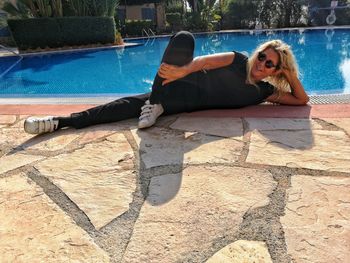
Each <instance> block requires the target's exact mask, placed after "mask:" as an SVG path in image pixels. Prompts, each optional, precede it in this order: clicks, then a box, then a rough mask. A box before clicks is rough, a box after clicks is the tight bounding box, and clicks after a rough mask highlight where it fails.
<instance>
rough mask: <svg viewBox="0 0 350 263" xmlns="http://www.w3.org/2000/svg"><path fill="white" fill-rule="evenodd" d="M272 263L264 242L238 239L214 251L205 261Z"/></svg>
mask: <svg viewBox="0 0 350 263" xmlns="http://www.w3.org/2000/svg"><path fill="white" fill-rule="evenodd" d="M227 262H230V263H243V262H244V263H257V262H259V263H272V259H271V256H270V254H269V251H268V249H267V246H266V244H265V242H260V241H250V240H238V241H236V242H233V243H231V244H229V245H227V246H226V247H224V248H222V249H221V250H220V251H218V252H216V253H215V254H214V255H213V256H212V257H211V258H210V259H208V260H207V261H206V263H227Z"/></svg>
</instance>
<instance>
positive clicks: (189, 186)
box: [122, 166, 276, 262]
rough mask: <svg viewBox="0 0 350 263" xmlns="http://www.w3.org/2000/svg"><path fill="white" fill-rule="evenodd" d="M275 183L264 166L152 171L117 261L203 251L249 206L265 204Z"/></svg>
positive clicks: (173, 258)
mask: <svg viewBox="0 0 350 263" xmlns="http://www.w3.org/2000/svg"><path fill="white" fill-rule="evenodd" d="M275 187H276V183H275V181H274V180H273V178H272V176H271V174H270V173H269V172H267V171H264V170H255V169H249V168H240V167H223V166H216V167H188V168H186V169H184V170H183V173H182V174H169V175H163V176H155V177H153V178H152V179H151V182H150V185H149V195H148V197H147V199H146V201H145V203H144V204H143V206H142V209H141V211H140V214H139V217H138V219H137V221H136V223H135V226H134V231H133V235H132V237H131V240H130V242H129V244H128V247H127V249H126V251H125V254H124V258H123V260H122V262H183V261H184V258H185V257H186V255H189V254H191V253H197V252H198V251H200V252H201V253H202V252H203V251H205V250H208V249H210V248H211V246H212V244H213V242H214V241H215V240H217V239H219V238H220V237H222V236H227V235H233V234H234V233H236V231H238V229H239V226H240V224H241V223H242V220H243V219H242V217H243V215H244V214H245V213H246V212H247V211H248V210H249V209H254V208H256V207H261V206H265V205H267V204H268V202H269V198H268V195H269V194H270V193H271V192H272V191H273V189H274V188H275ZM195 261H196V260H194V262H195Z"/></svg>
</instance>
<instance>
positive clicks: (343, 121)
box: [323, 118, 350, 136]
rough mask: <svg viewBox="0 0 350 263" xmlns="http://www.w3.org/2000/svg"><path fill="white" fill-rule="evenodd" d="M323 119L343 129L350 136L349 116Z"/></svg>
mask: <svg viewBox="0 0 350 263" xmlns="http://www.w3.org/2000/svg"><path fill="white" fill-rule="evenodd" d="M323 120H324V121H326V122H328V123H331V124H333V125H335V126H338V127H339V128H341V129H343V130H344V131H345V132H346V133H347V134H348V135H349V136H350V118H333V119H331V118H324V119H323Z"/></svg>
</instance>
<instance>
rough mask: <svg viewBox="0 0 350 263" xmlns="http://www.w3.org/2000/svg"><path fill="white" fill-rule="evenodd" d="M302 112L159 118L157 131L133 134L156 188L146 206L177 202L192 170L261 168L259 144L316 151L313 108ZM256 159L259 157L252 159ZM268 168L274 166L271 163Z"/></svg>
mask: <svg viewBox="0 0 350 263" xmlns="http://www.w3.org/2000/svg"><path fill="white" fill-rule="evenodd" d="M271 107H272V106H271ZM301 108H303V109H301ZM300 110H302V111H303V113H304V116H303V118H300V119H299V118H294V119H292V118H288V119H287V118H254V117H249V116H248V117H242V118H240V117H232V116H231V115H232V113H233V112H234V111H235V110H217V111H215V110H212V111H205V112H195V113H190V114H181V115H177V116H169V117H161V118H160V119H159V120H158V122H157V124H156V125H155V127H152V128H148V129H145V130H134V132H133V136H134V138H135V140H136V143H137V144H138V145H139V160H140V165H139V167H140V170H144V171H146V173H145V174H147V175H148V176H149V177H150V185H149V187H150V188H152V189H149V196H145V198H146V201H147V202H149V203H150V204H151V205H153V206H160V205H163V204H165V203H167V202H169V201H171V200H172V199H173V198H174V197H176V195H177V194H178V192H179V190H180V189H181V185H182V182H183V180H182V179H183V178H182V177H183V170H184V169H185V168H186V167H188V166H189V165H232V164H233V165H238V166H239V165H241V164H243V163H246V162H248V163H253V164H254V163H258V164H259V162H260V161H259V158H260V159H261V156H264V154H265V153H264V146H262V148H261V149H258V148H259V147H260V146H259V143H260V145H261V144H263V145H271V144H272V145H273V146H274V147H277V148H280V149H281V150H282V151H283V152H284V153H285V152H287V153H288V152H290V153H291V154H295V153H294V152H295V150H300V151H304V150H307V149H310V148H312V147H313V144H314V138H313V133H312V123H311V120H310V119H309V118H305V117H307V115H308V114H310V107H309V106H305V107H300ZM253 140H254V145H253V146H252V147H251V146H250V144H251V143H252V141H253ZM256 142H257V143H256ZM251 148H252V149H251ZM248 152H249V153H248ZM250 154H251V155H250ZM254 155H259V157H255V159H254ZM287 155H288V154H287ZM248 156H249V157H251V156H253V159H252V158H249V157H248ZM266 158H268V157H266ZM260 164H264V160H263V163H260ZM266 164H268V165H269V164H272V165H274V164H273V163H269V162H268V160H266ZM276 165H279V164H278V163H277V164H276ZM163 175H166V176H163Z"/></svg>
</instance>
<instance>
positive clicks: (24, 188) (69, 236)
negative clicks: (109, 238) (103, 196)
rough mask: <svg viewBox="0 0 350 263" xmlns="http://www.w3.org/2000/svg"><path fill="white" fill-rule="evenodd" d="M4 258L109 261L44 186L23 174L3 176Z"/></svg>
mask: <svg viewBox="0 0 350 263" xmlns="http://www.w3.org/2000/svg"><path fill="white" fill-rule="evenodd" d="M0 222H1V223H0V236H1V238H0V254H1V262H109V257H108V255H107V254H106V253H105V252H104V251H103V250H102V249H101V248H99V247H98V246H97V245H96V244H95V243H94V242H93V240H92V239H91V238H90V237H89V235H88V234H87V233H85V232H84V231H83V230H82V229H81V228H80V227H78V226H76V225H75V223H74V222H73V220H72V219H71V218H69V217H68V216H67V215H66V214H65V213H64V212H63V211H62V210H60V208H59V207H58V206H57V205H56V204H55V203H53V202H52V201H51V200H50V199H49V198H48V197H47V196H46V195H45V194H44V192H43V190H42V189H41V188H39V187H38V186H36V185H35V183H34V182H32V181H31V180H30V179H28V178H25V177H24V176H23V175H19V174H18V175H14V176H11V177H6V178H2V179H0Z"/></svg>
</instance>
